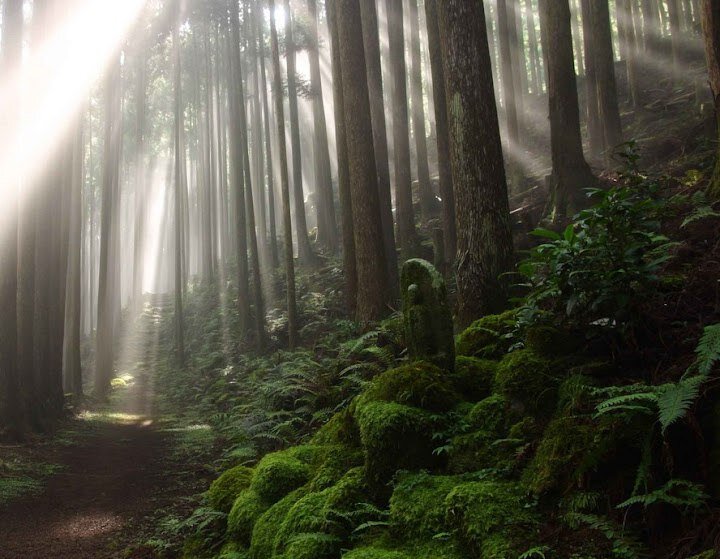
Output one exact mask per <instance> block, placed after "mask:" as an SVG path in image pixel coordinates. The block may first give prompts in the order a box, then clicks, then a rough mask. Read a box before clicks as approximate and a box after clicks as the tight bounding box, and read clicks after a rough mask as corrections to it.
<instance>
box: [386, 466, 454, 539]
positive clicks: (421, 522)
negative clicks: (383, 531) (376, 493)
mask: <svg viewBox="0 0 720 559" xmlns="http://www.w3.org/2000/svg"><path fill="white" fill-rule="evenodd" d="M458 483H460V481H459V478H458V477H456V476H433V475H429V474H426V473H419V474H407V475H404V476H402V477H401V478H400V479H399V480H398V483H397V484H396V485H395V490H394V491H393V494H392V497H391V498H390V526H391V533H392V534H393V537H394V538H395V539H398V540H404V541H408V540H410V541H417V540H420V539H424V540H431V539H432V538H433V536H435V535H436V534H439V533H441V532H447V529H446V526H445V498H446V497H447V495H448V494H449V493H450V491H452V489H453V488H454V487H455V486H456V485H457V484H458Z"/></svg>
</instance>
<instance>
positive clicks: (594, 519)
mask: <svg viewBox="0 0 720 559" xmlns="http://www.w3.org/2000/svg"><path fill="white" fill-rule="evenodd" d="M565 522H566V523H567V524H568V526H570V528H573V529H577V528H579V527H580V526H587V527H589V528H590V529H592V530H595V531H597V532H600V533H601V534H602V535H603V536H605V538H606V539H607V540H609V541H610V542H611V543H612V546H613V549H612V554H613V556H614V557H617V558H618V559H640V558H642V557H646V556H647V551H646V550H645V549H644V548H643V546H642V544H641V543H640V542H639V541H638V540H637V539H635V538H634V537H632V536H629V535H628V534H626V533H624V532H623V531H622V530H621V529H619V528H618V527H617V526H616V525H615V523H614V522H612V521H611V520H610V519H608V518H606V517H603V516H598V515H595V514H585V513H580V512H568V513H567V514H566V515H565Z"/></svg>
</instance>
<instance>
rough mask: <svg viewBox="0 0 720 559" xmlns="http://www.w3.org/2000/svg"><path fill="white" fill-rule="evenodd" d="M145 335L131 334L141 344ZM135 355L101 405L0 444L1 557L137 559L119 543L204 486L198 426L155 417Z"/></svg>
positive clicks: (144, 365) (148, 375)
mask: <svg viewBox="0 0 720 559" xmlns="http://www.w3.org/2000/svg"><path fill="white" fill-rule="evenodd" d="M153 322H156V321H153ZM149 333H150V331H149V329H147V328H146V329H142V330H140V331H137V332H136V334H135V336H134V337H135V338H136V339H142V338H143V337H145V342H144V343H143V344H142V345H143V346H146V345H147V341H148V340H151V338H152V337H153V336H147V334H149ZM130 353H132V352H130ZM143 354H144V355H143V356H138V355H137V354H135V355H133V356H131V357H132V358H137V357H140V358H139V359H137V360H135V361H134V364H133V366H132V367H130V366H129V365H128V366H127V367H126V368H124V369H121V370H126V371H130V372H127V373H121V376H120V377H118V378H117V379H115V381H113V388H114V389H113V394H112V396H111V398H110V402H109V403H107V404H104V405H90V406H88V409H86V410H85V411H82V412H81V413H79V414H77V415H76V416H75V417H73V418H72V419H70V420H68V421H67V422H66V423H65V424H64V425H63V426H62V427H61V428H60V429H59V430H58V431H57V432H56V433H55V434H53V435H52V436H50V437H49V438H46V439H38V440H36V441H32V442H30V443H29V444H25V445H22V446H18V447H0V559H48V558H53V559H66V558H68V559H69V558H72V559H116V558H117V559H119V558H123V559H143V558H144V557H146V556H147V555H146V554H145V552H144V551H143V550H142V549H141V548H135V549H134V550H133V551H127V549H128V548H129V547H130V546H131V545H133V544H135V543H136V542H138V541H141V540H142V538H143V537H144V533H145V532H146V530H147V527H148V526H149V525H152V524H154V523H155V521H156V520H157V517H158V515H160V516H163V515H166V513H167V510H174V509H175V508H177V503H178V501H183V498H184V497H186V496H187V495H188V494H192V493H194V492H195V491H196V490H198V489H197V488H200V487H205V486H206V482H205V477H206V475H207V474H206V472H205V471H204V467H203V466H202V464H201V463H200V461H201V460H202V457H203V453H202V448H203V447H204V446H206V442H207V441H208V439H207V437H204V436H203V429H202V427H203V426H183V425H180V426H179V425H178V423H177V422H176V421H174V420H173V419H172V418H168V417H166V416H160V415H159V414H158V412H157V409H156V408H157V406H156V404H155V398H154V390H153V383H154V378H153V371H154V366H153V365H154V363H153V359H152V358H150V359H148V358H147V352H145V351H143ZM131 360H133V359H128V361H131ZM198 435H200V436H199V437H198ZM23 467H24V468H25V470H24V471H22V468H23ZM190 506H192V505H190Z"/></svg>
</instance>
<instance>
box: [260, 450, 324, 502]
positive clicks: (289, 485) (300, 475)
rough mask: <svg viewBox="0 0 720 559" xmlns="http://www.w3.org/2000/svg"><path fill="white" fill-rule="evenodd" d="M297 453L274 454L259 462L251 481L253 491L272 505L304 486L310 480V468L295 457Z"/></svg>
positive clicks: (295, 451) (294, 451) (296, 451)
mask: <svg viewBox="0 0 720 559" xmlns="http://www.w3.org/2000/svg"><path fill="white" fill-rule="evenodd" d="M299 452H300V451H298V449H294V450H293V451H292V453H291V452H288V451H283V452H275V453H273V454H268V455H267V456H265V457H264V458H263V459H262V460H260V463H259V464H258V465H257V467H256V468H255V475H254V476H253V479H252V484H251V487H252V489H253V491H255V493H257V495H259V496H260V498H262V499H263V500H265V501H266V502H267V503H269V504H272V503H275V502H277V501H279V500H280V499H282V498H283V497H284V496H285V495H287V494H288V493H290V492H291V491H294V490H295V489H297V488H299V487H301V486H303V485H305V484H306V483H307V482H308V480H309V479H310V467H309V466H308V465H307V464H306V463H304V462H302V461H301V460H299V459H298V458H297V457H296V456H297V455H298V453H299ZM293 454H295V456H293Z"/></svg>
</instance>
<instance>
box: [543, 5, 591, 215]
mask: <svg viewBox="0 0 720 559" xmlns="http://www.w3.org/2000/svg"><path fill="white" fill-rule="evenodd" d="M540 25H541V28H542V35H543V48H544V50H545V52H546V60H547V83H548V97H549V100H550V143H551V151H552V164H553V171H552V177H551V180H552V185H551V186H552V192H551V205H550V210H551V214H552V216H553V217H554V218H562V217H563V216H567V215H569V214H572V212H573V211H574V209H575V208H577V207H578V206H579V205H580V197H581V193H582V189H583V188H588V187H590V186H592V185H593V184H594V183H595V178H594V176H593V174H592V171H591V170H590V166H589V165H588V164H587V162H586V161H585V156H584V155H583V147H582V139H581V136H580V108H579V104H578V93H577V78H576V76H575V66H574V61H573V46H572V36H571V30H570V6H569V5H568V0H540Z"/></svg>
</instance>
